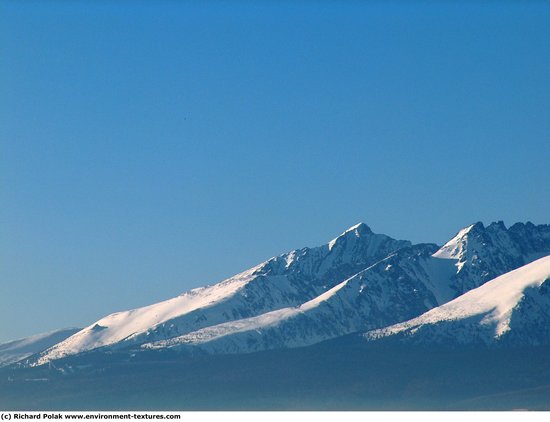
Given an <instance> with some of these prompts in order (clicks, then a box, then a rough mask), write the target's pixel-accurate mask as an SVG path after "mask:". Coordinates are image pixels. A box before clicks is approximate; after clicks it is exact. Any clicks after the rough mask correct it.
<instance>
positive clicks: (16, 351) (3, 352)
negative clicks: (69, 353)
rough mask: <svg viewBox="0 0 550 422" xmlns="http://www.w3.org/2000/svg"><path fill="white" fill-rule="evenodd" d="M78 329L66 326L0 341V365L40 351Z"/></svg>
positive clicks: (17, 360)
mask: <svg viewBox="0 0 550 422" xmlns="http://www.w3.org/2000/svg"><path fill="white" fill-rule="evenodd" d="M78 331H80V328H66V329H64V330H56V331H50V332H47V333H42V334H37V335H34V336H31V337H26V338H23V339H19V340H14V341H10V342H8V343H2V344H0V366H5V365H9V364H11V363H15V362H19V361H21V360H23V359H25V358H27V357H29V356H31V355H34V354H35V353H40V352H42V351H44V350H46V349H48V348H50V347H52V346H53V345H55V344H57V343H59V342H60V341H63V340H65V339H66V338H68V337H70V336H72V335H73V334H75V333H76V332H78Z"/></svg>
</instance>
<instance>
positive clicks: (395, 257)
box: [0, 222, 550, 409]
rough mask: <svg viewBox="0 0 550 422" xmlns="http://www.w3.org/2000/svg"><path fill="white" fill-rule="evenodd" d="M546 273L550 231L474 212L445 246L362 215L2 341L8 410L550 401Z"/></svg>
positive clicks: (1, 387) (549, 271)
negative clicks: (78, 320)
mask: <svg viewBox="0 0 550 422" xmlns="http://www.w3.org/2000/svg"><path fill="white" fill-rule="evenodd" d="M549 280H550V225H534V224H532V223H525V224H524V223H516V224H514V225H512V226H511V227H509V228H507V227H506V226H505V225H504V223H503V222H497V223H492V224H490V225H488V226H485V225H483V224H482V223H480V222H478V223H475V224H472V225H470V226H468V227H465V228H463V229H461V230H460V231H459V232H458V233H457V234H456V235H455V236H454V237H453V238H452V239H450V240H449V241H448V242H447V243H446V244H444V245H443V246H438V245H435V244H412V243H411V242H409V241H406V240H396V239H393V238H391V237H389V236H386V235H383V234H376V233H374V232H373V231H372V230H371V229H370V228H369V227H368V226H367V225H366V224H363V223H360V224H357V225H355V226H353V227H351V228H349V229H348V230H346V231H345V232H344V233H342V234H341V235H340V236H338V237H336V238H335V239H333V240H331V241H330V242H328V243H327V244H325V245H322V246H319V247H315V248H302V249H297V250H293V251H291V252H289V253H286V254H283V255H280V256H277V257H274V258H271V259H269V260H267V261H265V262H263V263H261V264H259V265H257V266H256V267H253V268H251V269H249V270H247V271H244V272H242V273H240V274H237V275H235V276H233V277H231V278H229V279H226V280H223V281H221V282H219V283H218V284H214V285H211V286H206V287H201V288H197V289H193V290H190V291H188V292H185V293H183V294H182V295H180V296H178V297H175V298H172V299H169V300H166V301H164V302H160V303H157V304H153V305H150V306H146V307H143V308H138V309H134V310H130V311H123V312H116V313H113V314H111V315H108V316H106V317H104V318H102V319H100V320H98V321H96V322H94V323H92V324H90V325H89V326H88V327H86V328H84V329H82V330H78V331H77V330H68V331H62V332H59V333H52V334H50V335H47V336H42V337H40V336H38V337H36V338H35V339H33V338H31V339H29V340H21V341H19V342H13V343H9V344H7V345H0V363H4V364H7V363H14V362H17V363H15V364H12V365H10V366H6V367H5V368H4V369H3V370H2V371H0V380H1V379H2V374H6V375H7V377H5V378H6V379H9V382H7V383H6V382H4V384H2V382H0V393H1V392H2V391H3V392H4V393H6V391H8V392H11V393H6V394H7V395H6V394H4V395H3V396H2V394H0V397H4V398H0V405H3V406H7V407H8V408H9V407H12V408H16V407H17V406H21V405H22V406H23V407H25V406H29V405H32V406H38V408H39V407H40V406H42V407H43V406H46V405H45V403H54V404H55V405H56V406H58V408H72V409H75V408H82V407H83V406H84V407H89V406H92V407H93V406H94V405H91V404H90V403H97V404H96V405H97V406H99V408H102V407H109V408H114V409H119V408H136V406H138V407H139V406H145V407H147V408H154V409H159V408H178V409H180V408H199V409H206V408H227V409H230V408H231V409H233V408H237V409H252V408H260V409H282V408H311V409H316V408H331V409H336V408H345V409H351V408H354V409H355V408H357V409H365V408H369V409H382V408H391V409H397V408H405V409H417V408H430V409H432V408H440V409H444V408H447V409H448V408H453V409H474V408H484V409H485V408H508V406H514V403H516V402H517V404H518V406H519V405H525V406H527V407H529V408H548V407H550V406H548V403H549V402H548V401H547V400H544V399H543V397H546V396H545V395H546V394H547V393H548V392H550V387H549V386H550V361H547V360H546V359H545V358H544V356H546V355H547V350H549V349H550V281H549ZM38 340H40V341H38ZM31 345H32V347H31ZM23 346H24V347H23ZM27 346H28V347H27ZM8 352H9V353H8ZM527 355H528V356H531V359H521V358H520V357H519V356H527ZM472 362H475V363H472ZM503 362H508V364H504V365H503ZM411 365H412V366H411ZM477 365H480V366H479V367H478V366H477ZM496 365H498V367H499V368H502V366H504V367H506V368H507V369H506V370H504V371H502V370H495V371H493V372H491V373H492V374H494V375H491V376H490V377H487V376H482V375H483V374H484V373H486V371H487V370H490V369H491V368H493V367H494V366H496ZM481 367H483V368H485V369H479V368H481ZM285 368H286V369H285ZM382 368H385V369H382ZM476 368H477V369H476ZM6 371H7V372H6ZM529 374H531V375H529ZM90 377H91V378H90ZM32 379H35V380H36V379H39V380H43V381H42V383H43V384H48V383H50V384H51V385H53V386H55V388H54V389H51V388H48V389H43V390H42V389H40V388H37V384H36V382H35V383H30V384H29V381H28V380H32ZM84 379H93V380H95V381H94V382H93V383H91V384H89V385H88V384H86V387H83V386H82V385H81V382H82V381H83V380H84ZM128 379H133V380H134V382H130V383H129V382H127V380H128ZM451 379H452V380H454V382H453V383H450V384H449V383H448V382H449V381H448V380H451ZM307 380H310V382H309V383H308V382H307ZM462 380H464V381H462ZM472 382H474V383H476V384H475V385H476V386H477V387H475V388H472V387H471V383H472ZM303 383H306V384H303ZM31 384H32V385H34V387H32V393H33V394H31V395H29V391H30V390H29V388H30V387H31ZM138 384H139V385H142V387H141V389H138V390H135V388H137V387H134V386H135V385H138ZM143 385H150V388H151V389H150V390H148V389H147V388H145V387H143ZM161 385H162V387H160V386H161ZM290 385H292V387H290ZM415 385H416V386H422V388H417V387H414V386H415ZM77 386H78V388H77ZM468 386H470V387H468ZM153 387H154V388H155V389H156V390H155V391H158V392H159V394H161V393H160V392H161V391H163V394H162V395H158V396H157V395H156V393H154V394H153V393H152V391H153V390H152V389H153ZM79 389H80V390H79ZM113 389H114V390H113ZM16 391H19V392H21V394H22V393H23V392H24V393H25V394H26V395H28V397H30V398H29V399H26V400H24V399H22V398H21V397H22V396H19V395H17V394H16V393H15V392H16ZM77 391H79V392H77ZM106 391H111V392H110V393H106ZM305 392H307V394H306V393H305ZM78 394H82V395H84V394H85V395H86V397H88V399H90V397H92V398H95V399H93V400H91V399H90V400H91V401H87V402H85V401H82V400H83V399H82V397H84V396H82V397H80V396H79V395H78ZM212 394H213V397H217V399H216V400H217V401H215V402H212V401H208V400H207V396H209V397H210V396H211V395H212ZM303 394H305V395H306V396H307V397H305V396H304V397H303V399H300V400H298V398H297V397H301V395H303ZM328 394H330V400H320V401H318V399H319V397H326V395H328ZM62 397H65V399H62ZM67 397H72V399H70V400H68V399H67ZM79 397H80V399H79ZM107 397H109V399H107ZM138 397H141V398H140V399H138ZM153 397H155V398H153ZM114 398H117V399H116V401H112V402H111V401H109V400H111V399H112V400H114ZM274 398H276V399H274ZM33 400H34V401H33ZM67 400H68V401H67ZM79 400H81V401H79ZM94 400H95V402H94ZM273 400H275V401H273ZM29 403H30V404H29ZM32 403H35V404H32ZM83 403H88V404H86V405H84V404H83ZM124 403H125V404H124ZM147 403H149V404H147ZM545 403H546V404H545ZM48 406H49V404H48Z"/></svg>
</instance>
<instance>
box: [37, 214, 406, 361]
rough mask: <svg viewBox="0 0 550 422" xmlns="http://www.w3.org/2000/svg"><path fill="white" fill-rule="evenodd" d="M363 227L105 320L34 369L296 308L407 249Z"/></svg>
mask: <svg viewBox="0 0 550 422" xmlns="http://www.w3.org/2000/svg"><path fill="white" fill-rule="evenodd" d="M409 245H410V242H408V241H400V240H394V239H392V238H390V237H388V236H386V235H382V234H375V233H373V232H372V231H371V230H370V228H369V227H368V226H367V225H365V224H362V223H361V224H358V225H355V226H353V227H351V228H350V229H348V230H346V231H345V232H344V233H342V234H341V235H340V236H338V237H337V238H336V239H333V240H332V241H330V242H329V243H328V244H326V245H323V246H320V247H317V248H303V249H299V250H294V251H292V252H290V253H287V254H284V255H281V256H278V257H275V258H272V259H270V260H269V261H266V262H264V263H262V264H260V265H258V266H257V267H254V268H252V269H250V270H248V271H245V272H243V273H241V274H238V275H236V276H234V277H231V278H229V279H227V280H224V281H222V282H220V283H218V284H216V285H213V286H207V287H203V288H198V289H193V290H191V291H189V292H187V293H184V294H182V295H181V296H178V297H176V298H173V299H170V300H167V301H164V302H161V303H157V304H154V305H151V306H147V307H144V308H139V309H134V310H131V311H126V312H118V313H115V314H112V315H109V316H107V317H105V318H103V319H101V320H99V321H97V322H95V323H94V324H92V325H90V326H89V327H86V328H85V329H83V330H82V331H80V332H78V333H77V334H75V335H74V336H72V337H70V338H69V339H67V340H65V341H63V342H61V343H60V344H57V345H56V346H54V347H52V348H51V349H50V350H48V351H47V352H46V353H44V354H43V355H42V356H41V357H40V359H39V361H38V363H45V362H47V361H49V360H51V359H57V358H60V357H63V356H67V355H71V354H75V353H80V352H83V351H87V350H91V349H95V348H98V347H104V346H111V347H116V348H121V347H128V346H131V345H139V344H142V343H145V342H151V341H160V340H165V339H169V338H173V337H177V336H181V335H184V334H186V333H189V332H193V331H196V330H199V329H201V328H203V327H207V326H211V325H215V324H220V323H224V322H227V321H234V320H238V319H243V318H249V317H252V316H256V315H261V314H264V313H266V312H270V311H273V310H277V309H283V308H286V307H293V306H298V305H300V304H302V303H304V302H306V301H308V300H311V299H313V298H315V297H317V296H319V295H320V294H322V293H324V292H326V291H327V290H329V289H331V288H332V287H334V286H335V285H337V284H338V283H340V282H341V281H343V280H345V279H347V278H348V277H350V276H352V275H354V274H356V273H357V272H359V271H361V270H362V269H364V268H366V267H368V266H370V265H372V264H373V263H375V262H377V261H379V260H381V259H383V258H385V257H386V256H388V255H389V254H390V253H392V252H394V251H396V250H398V249H400V248H403V247H406V246H409Z"/></svg>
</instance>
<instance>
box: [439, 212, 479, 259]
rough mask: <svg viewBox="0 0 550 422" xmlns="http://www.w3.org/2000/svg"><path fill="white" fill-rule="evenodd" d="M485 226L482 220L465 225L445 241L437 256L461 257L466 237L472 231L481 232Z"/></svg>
mask: <svg viewBox="0 0 550 422" xmlns="http://www.w3.org/2000/svg"><path fill="white" fill-rule="evenodd" d="M483 230H485V226H484V225H483V223H482V222H481V221H478V222H477V223H474V224H471V225H469V226H467V227H464V228H463V229H462V230H460V231H459V232H458V233H457V234H456V235H455V236H454V237H453V238H452V239H451V240H449V241H448V242H447V243H445V244H444V245H443V246H442V247H441V248H440V249H439V250H438V251H437V252H436V253H434V254H433V256H434V257H435V258H446V259H459V258H460V256H461V254H462V252H463V251H464V248H465V243H466V239H467V238H468V235H469V234H470V233H476V232H478V233H479V232H481V231H483Z"/></svg>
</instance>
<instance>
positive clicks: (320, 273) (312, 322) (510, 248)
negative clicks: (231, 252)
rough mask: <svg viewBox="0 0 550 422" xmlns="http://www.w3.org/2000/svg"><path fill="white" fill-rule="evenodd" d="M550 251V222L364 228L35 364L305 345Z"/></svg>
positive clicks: (380, 323) (395, 318) (117, 324)
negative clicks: (390, 232)
mask: <svg viewBox="0 0 550 422" xmlns="http://www.w3.org/2000/svg"><path fill="white" fill-rule="evenodd" d="M549 254H550V226H548V225H539V226H535V225H533V224H531V223H526V224H523V223H517V224H514V225H513V226H512V227H510V228H509V229H507V228H506V226H505V225H504V224H503V223H502V222H499V223H492V224H490V225H489V226H487V227H485V226H484V225H483V224H482V223H476V224H473V225H471V226H469V227H467V228H465V229H462V230H460V231H459V233H458V234H457V235H456V236H454V237H453V238H452V239H451V240H450V241H449V242H447V243H446V244H445V245H444V246H443V247H441V248H438V246H436V245H433V244H419V245H411V243H410V242H408V241H402V240H395V239H392V238H390V237H388V236H386V235H383V234H375V233H373V232H372V231H371V229H370V228H369V227H368V226H367V225H365V224H363V223H361V224H357V225H355V226H353V227H351V228H350V229H348V230H346V231H345V232H344V233H342V234H341V235H340V236H338V237H337V238H335V239H333V240H332V241H330V242H329V243H328V244H326V245H323V246H320V247H316V248H303V249H298V250H294V251H291V252H289V253H286V254H283V255H280V256H278V257H275V258H271V259H270V260H268V261H266V262H264V263H262V264H260V265H258V266H256V267H254V268H251V269H250V270H248V271H245V272H243V273H241V274H238V275H236V276H234V277H231V278H229V279H227V280H224V281H222V282H220V283H218V284H215V285H212V286H207V287H202V288H197V289H193V290H191V291H189V292H186V293H184V294H182V295H180V296H178V297H176V298H173V299H170V300H167V301H164V302H161V303H157V304H154V305H150V306H146V307H143V308H139V309H134V310H131V311H125V312H118V313H114V314H111V315H109V316H107V317H105V318H102V319H101V320H99V321H97V322H96V323H94V324H92V325H90V326H89V327H86V328H85V329H83V330H82V331H80V332H78V333H76V334H75V335H73V336H71V337H70V338H68V339H66V340H65V341H63V342H60V343H59V344H56V345H55V346H53V347H51V348H50V349H49V350H47V351H46V352H44V353H42V354H41V356H40V357H39V358H38V360H37V361H36V362H35V363H36V364H42V363H46V362H49V361H50V360H53V359H59V358H62V357H64V356H69V355H73V354H78V353H81V352H85V351H89V350H93V349H97V348H109V349H110V350H114V349H116V350H126V349H128V350H130V349H131V350H135V349H139V348H140V347H142V346H143V347H145V348H153V349H159V348H165V347H168V348H184V349H186V348H188V347H194V348H200V349H203V350H207V351H209V352H214V353H242V352H252V351H258V350H265V349H273V348H287V347H299V346H304V345H309V344H313V343H316V342H319V341H323V340H327V339H332V338H336V337H339V336H343V335H346V334H349V333H353V332H357V331H367V330H372V329H377V328H383V327H385V326H389V325H392V324H396V323H399V322H402V321H405V320H408V319H411V318H414V317H417V316H419V315H421V314H422V313H425V312H426V311H428V310H430V309H432V308H434V307H437V306H440V305H442V304H444V303H446V302H448V301H450V300H453V299H455V298H457V297H459V296H460V295H462V294H464V293H465V292H468V291H469V290H471V289H475V288H477V287H479V286H482V285H483V284H484V283H486V282H487V281H489V280H492V279H494V278H495V277H498V276H500V275H502V274H505V273H507V272H509V271H512V270H514V269H516V268H518V267H521V266H523V265H526V264H528V263H529V262H531V261H533V260H535V259H538V258H540V257H542V256H545V255H549Z"/></svg>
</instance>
